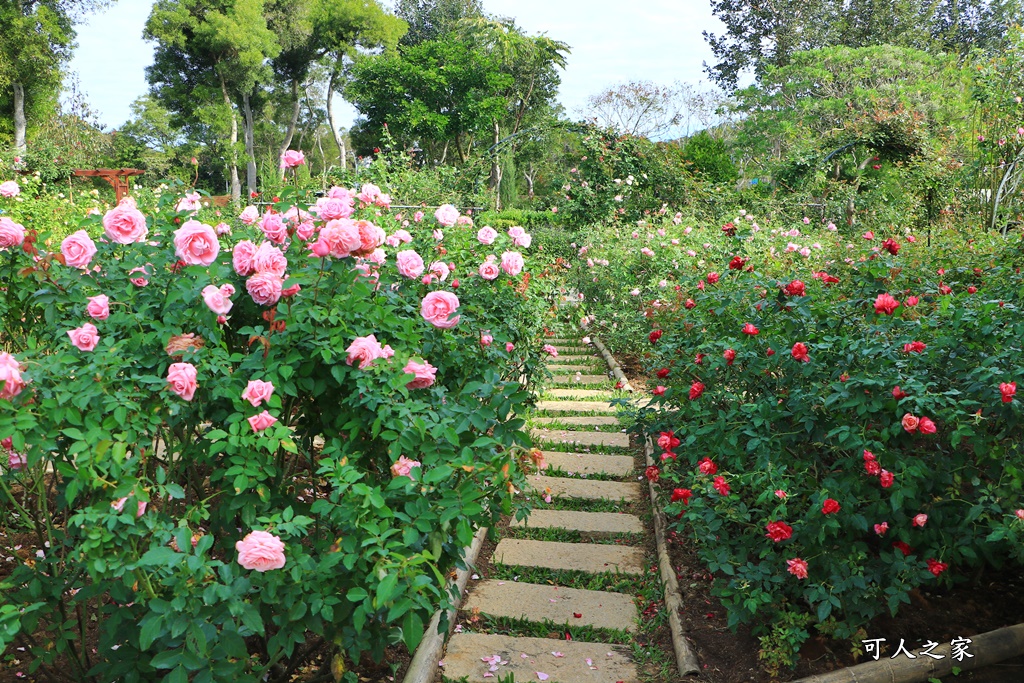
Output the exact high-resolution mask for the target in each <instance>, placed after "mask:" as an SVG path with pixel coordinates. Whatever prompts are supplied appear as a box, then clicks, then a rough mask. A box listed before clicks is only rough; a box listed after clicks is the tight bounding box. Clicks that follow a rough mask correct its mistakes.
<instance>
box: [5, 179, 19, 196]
mask: <svg viewBox="0 0 1024 683" xmlns="http://www.w3.org/2000/svg"><path fill="white" fill-rule="evenodd" d="M19 194H21V188H20V187H19V186H18V183H17V182H16V181H14V180H5V181H4V182H2V183H0V197H3V198H5V199H10V198H12V197H17V196H18V195H19Z"/></svg>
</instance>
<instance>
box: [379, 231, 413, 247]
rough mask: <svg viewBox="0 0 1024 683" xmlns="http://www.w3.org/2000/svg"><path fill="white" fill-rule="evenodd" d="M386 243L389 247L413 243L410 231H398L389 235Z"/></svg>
mask: <svg viewBox="0 0 1024 683" xmlns="http://www.w3.org/2000/svg"><path fill="white" fill-rule="evenodd" d="M385 241H386V242H387V245H388V246H389V247H397V246H398V245H399V244H408V243H409V242H412V235H411V234H409V231H408V230H402V229H398V230H395V231H394V232H393V233H392V234H391V235H389V236H388V238H387V240H385Z"/></svg>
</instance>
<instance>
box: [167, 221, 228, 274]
mask: <svg viewBox="0 0 1024 683" xmlns="http://www.w3.org/2000/svg"><path fill="white" fill-rule="evenodd" d="M174 253H176V254H177V255H178V258H180V259H181V260H182V261H184V262H185V263H187V264H188V265H190V266H208V265H210V264H211V263H213V262H214V260H215V259H216V258H217V254H218V253H220V241H219V240H218V239H217V233H216V232H214V230H213V228H211V227H210V226H209V225H206V224H204V223H200V222H199V221H186V222H185V224H184V225H182V226H181V227H180V228H178V229H177V230H175V231H174Z"/></svg>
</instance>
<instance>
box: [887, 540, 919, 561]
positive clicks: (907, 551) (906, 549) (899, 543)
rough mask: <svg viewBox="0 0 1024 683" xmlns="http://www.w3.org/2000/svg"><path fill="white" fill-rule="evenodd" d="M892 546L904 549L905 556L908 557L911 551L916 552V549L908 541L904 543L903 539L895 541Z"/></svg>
mask: <svg viewBox="0 0 1024 683" xmlns="http://www.w3.org/2000/svg"><path fill="white" fill-rule="evenodd" d="M892 547H893V548H898V549H899V550H900V551H902V553H903V556H904V557H906V556H907V555H909V554H910V553H912V552H914V549H913V548H911V547H910V546H909V545H907V544H906V543H904V542H903V541H893V542H892Z"/></svg>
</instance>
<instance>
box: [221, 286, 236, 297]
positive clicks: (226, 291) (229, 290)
mask: <svg viewBox="0 0 1024 683" xmlns="http://www.w3.org/2000/svg"><path fill="white" fill-rule="evenodd" d="M220 293H221V294H223V295H224V296H227V297H232V296H234V295H235V286H234V285H233V284H231V283H227V284H223V285H221V286H220Z"/></svg>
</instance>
